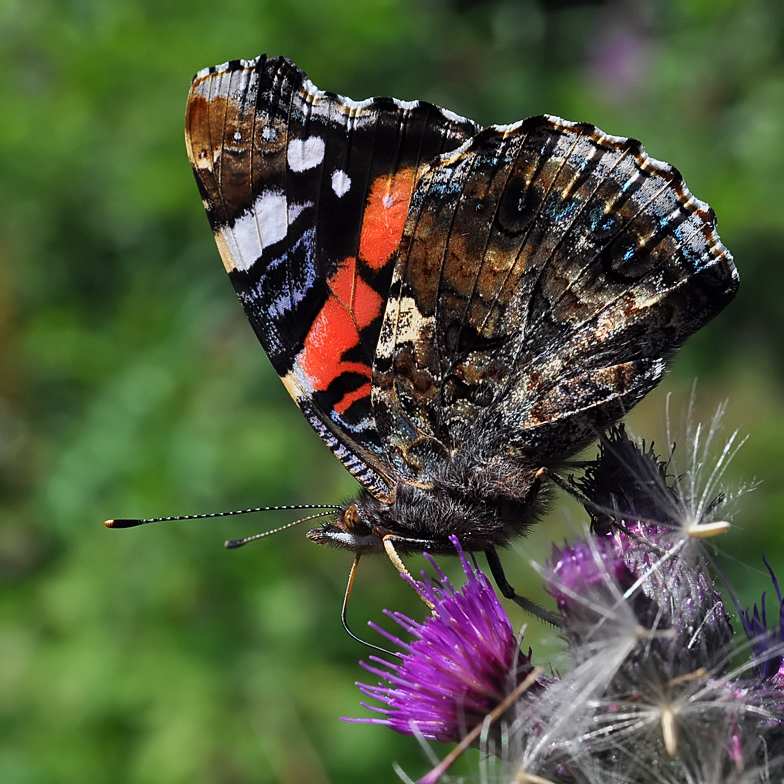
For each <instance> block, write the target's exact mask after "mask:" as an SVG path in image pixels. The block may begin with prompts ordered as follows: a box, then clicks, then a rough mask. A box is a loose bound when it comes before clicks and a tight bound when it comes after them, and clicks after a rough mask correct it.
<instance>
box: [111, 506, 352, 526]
mask: <svg viewBox="0 0 784 784" xmlns="http://www.w3.org/2000/svg"><path fill="white" fill-rule="evenodd" d="M292 509H330V510H332V511H331V512H326V513H325V514H332V512H339V511H340V509H341V507H340V506H336V505H335V504H296V505H294V506H256V507H254V508H253V509H236V510H234V511H232V512H210V513H208V514H195V515H177V516H176V517H145V518H127V519H120V518H118V519H116V520H106V521H105V522H104V525H105V526H106V527H107V528H136V526H137V525H147V524H148V523H168V522H169V521H171V520H207V519H210V518H213V517H232V516H233V515H241V514H251V513H253V512H277V511H286V510H292ZM305 519H310V518H305ZM297 522H302V521H300V520H298V521H297ZM291 525H296V523H292V524H291ZM283 528H288V526H285V525H284V526H283ZM283 528H278V529H276V530H278V531H282V530H283ZM270 533H274V531H270Z"/></svg>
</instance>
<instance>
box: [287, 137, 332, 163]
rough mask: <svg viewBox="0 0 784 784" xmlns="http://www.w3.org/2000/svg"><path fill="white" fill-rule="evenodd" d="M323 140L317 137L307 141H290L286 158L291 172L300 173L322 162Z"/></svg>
mask: <svg viewBox="0 0 784 784" xmlns="http://www.w3.org/2000/svg"><path fill="white" fill-rule="evenodd" d="M324 146H325V145H324V140H323V139H322V138H320V137H319V136H311V137H310V138H309V139H292V140H291V141H290V142H289V146H288V152H287V158H288V162H289V167H290V168H291V170H292V171H295V172H301V171H305V170H306V169H312V168H314V167H315V166H318V165H319V164H320V163H321V162H322V161H323V160H324Z"/></svg>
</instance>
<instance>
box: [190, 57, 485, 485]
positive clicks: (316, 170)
mask: <svg viewBox="0 0 784 784" xmlns="http://www.w3.org/2000/svg"><path fill="white" fill-rule="evenodd" d="M477 130H478V128H477V126H476V125H475V124H474V123H473V122H471V121H470V120H466V119H464V118H461V117H458V116H457V115H454V114H452V113H450V112H447V111H445V110H442V109H439V108H438V107H436V106H433V105H431V104H427V103H424V102H418V101H416V102H410V103H406V102H402V101H397V100H395V99H391V98H372V99H368V100H366V101H361V102H355V101H352V100H350V99H348V98H344V97H341V96H338V95H335V94H333V93H326V92H322V91H321V90H318V89H317V88H316V87H315V86H314V85H313V84H312V83H311V82H310V81H309V80H308V79H307V77H306V76H305V74H304V73H303V72H302V71H301V70H300V69H299V68H297V67H296V66H295V65H294V64H293V63H291V62H290V61H289V60H287V59H285V58H283V57H277V58H266V57H265V56H261V57H259V58H257V59H256V60H252V61H243V60H236V61H232V62H229V63H226V64H224V65H221V66H216V67H215V68H209V69H206V70H204V71H201V72H200V73H198V74H197V75H196V77H195V78H194V80H193V84H192V86H191V91H190V95H189V97H188V108H187V116H186V143H187V147H188V154H189V157H190V160H191V164H192V166H193V170H194V173H195V174H196V179H197V182H198V184H199V189H200V191H201V194H202V199H203V201H204V205H205V208H206V210H207V215H208V217H209V220H210V223H211V225H212V229H213V233H214V235H215V240H216V242H217V244H218V248H219V250H220V254H221V256H222V258H223V262H224V265H225V267H226V270H227V271H228V273H229V276H230V278H231V280H232V283H233V284H234V287H235V289H236V291H237V295H238V296H239V298H240V300H241V302H242V304H243V306H244V308H245V311H246V314H247V316H248V319H249V320H250V322H251V324H252V326H253V328H254V330H255V332H256V334H257V335H258V337H259V340H260V341H261V343H262V345H263V347H264V349H265V351H266V352H267V354H268V355H269V358H270V360H271V361H272V364H273V366H274V367H275V369H276V370H277V372H278V373H279V374H280V376H281V377H282V379H283V382H284V384H285V385H286V387H287V388H288V390H289V392H290V393H291V395H292V396H293V397H294V399H295V400H296V401H297V403H298V405H299V406H300V408H301V409H302V411H303V413H304V414H305V416H306V417H307V418H308V420H309V421H310V423H311V424H312V425H313V427H314V428H315V429H316V431H317V432H318V433H319V435H320V436H321V437H322V438H323V439H324V441H325V442H326V443H327V445H328V446H329V447H330V448H331V449H332V450H333V452H334V453H335V454H336V455H337V457H338V458H339V459H340V460H341V461H342V462H343V463H344V465H345V466H346V467H347V468H348V469H349V471H351V472H352V473H353V474H354V475H355V476H356V477H357V478H358V479H359V480H360V481H361V482H362V483H363V484H364V485H365V486H366V487H367V488H368V489H370V490H371V491H372V492H374V493H376V494H377V495H379V496H384V495H386V494H387V493H388V492H389V489H390V487H391V486H392V485H393V484H394V481H395V477H394V475H393V472H391V470H390V467H389V466H388V464H387V463H386V460H385V454H384V445H383V444H382V443H381V440H380V438H379V436H378V431H377V428H376V425H375V422H374V419H373V411H372V407H371V401H370V378H371V369H372V363H373V357H374V354H375V349H376V343H377V339H378V333H379V330H380V327H381V320H382V315H383V309H384V304H385V303H386V300H387V295H388V289H389V283H390V279H391V275H392V265H393V259H394V251H395V250H396V248H397V244H398V242H399V240H400V237H401V236H402V232H403V226H404V224H405V220H406V215H407V213H408V206H409V202H410V199H411V196H412V193H413V190H414V187H415V184H416V181H417V179H418V176H419V174H420V173H421V171H422V170H423V168H424V166H425V164H427V163H428V162H429V161H431V160H433V159H435V158H436V157H437V156H439V155H440V154H442V153H444V152H446V151H449V150H454V149H456V148H457V147H459V146H460V145H461V144H462V143H463V142H464V141H465V140H466V139H467V138H469V137H470V136H471V135H473V134H474V133H476V131H477Z"/></svg>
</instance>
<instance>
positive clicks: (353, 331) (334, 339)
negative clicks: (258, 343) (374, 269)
mask: <svg viewBox="0 0 784 784" xmlns="http://www.w3.org/2000/svg"><path fill="white" fill-rule="evenodd" d="M356 267H357V260H356V259H354V258H349V259H344V261H343V262H342V263H341V264H340V266H339V267H338V270H337V272H336V273H335V274H334V275H333V276H332V277H331V278H330V279H329V281H328V285H329V288H330V294H329V296H328V297H327V301H326V302H325V303H324V307H323V308H322V309H321V311H320V313H319V314H318V316H317V317H316V320H315V321H314V322H313V326H312V327H311V329H310V332H309V333H308V336H307V338H306V339H305V345H304V347H303V349H302V351H301V352H300V355H299V365H300V367H301V368H302V370H303V371H304V372H305V375H306V376H307V377H308V380H309V381H310V384H311V386H312V388H313V389H314V390H325V389H327V388H328V387H329V385H330V384H331V383H332V382H333V381H334V380H335V379H336V378H337V377H338V376H339V375H340V374H341V373H360V374H361V375H364V376H367V378H368V379H370V373H371V368H370V365H369V364H366V363H363V362H345V361H343V359H342V357H343V355H344V354H345V353H346V352H347V351H348V350H349V349H352V348H354V347H355V346H356V345H357V344H358V343H359V340H360V337H359V331H360V330H361V329H363V328H364V327H367V326H368V325H369V324H370V323H371V322H372V321H373V319H375V318H377V317H378V316H379V315H381V308H382V306H383V304H384V301H383V300H382V298H381V296H380V295H379V294H378V293H377V292H376V291H374V289H373V288H372V287H371V286H369V285H368V284H367V283H365V281H364V280H362V278H360V277H359V276H358V275H357V274H356ZM368 393H369V390H368ZM346 407H348V404H347V406H346Z"/></svg>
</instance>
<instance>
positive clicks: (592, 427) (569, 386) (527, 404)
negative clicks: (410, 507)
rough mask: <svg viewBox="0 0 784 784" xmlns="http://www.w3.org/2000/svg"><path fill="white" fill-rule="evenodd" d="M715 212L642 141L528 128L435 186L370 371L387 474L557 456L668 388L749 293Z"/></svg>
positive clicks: (466, 155)
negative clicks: (467, 459) (679, 366)
mask: <svg viewBox="0 0 784 784" xmlns="http://www.w3.org/2000/svg"><path fill="white" fill-rule="evenodd" d="M737 280H738V278H737V272H736V270H735V267H734V264H733V262H732V257H731V256H730V254H729V252H728V251H727V250H726V248H725V247H724V246H723V245H722V244H721V242H720V240H719V237H718V235H717V233H716V223H715V217H714V215H713V212H712V210H711V209H710V208H709V207H708V206H707V205H706V204H704V203H703V202H700V201H698V200H697V199H695V198H694V197H693V196H692V195H691V194H690V192H689V191H688V189H687V188H686V185H685V184H684V182H683V179H682V177H681V176H680V174H679V173H678V172H677V171H676V170H675V169H674V168H673V167H671V166H669V165H667V164H665V163H661V162H659V161H655V160H653V159H651V158H650V157H648V156H647V155H646V153H645V152H644V150H643V149H642V147H641V145H640V144H639V142H637V141H635V140H632V139H623V138H618V137H613V136H608V135H606V134H604V133H602V132H601V131H599V130H598V129H597V128H595V127H594V126H591V125H585V124H576V123H569V122H566V121H563V120H560V119H557V118H553V117H547V116H545V117H533V118H529V119H528V120H524V121H522V122H521V123H517V124H515V125H512V126H505V127H495V126H493V127H489V128H486V129H485V130H483V131H481V132H480V133H479V134H477V135H476V136H475V137H473V138H472V139H471V140H469V141H468V142H466V143H465V144H464V145H463V146H462V147H461V148H460V149H458V150H457V151H455V152H454V153H451V154H446V155H444V156H442V158H441V159H439V160H438V161H436V162H434V163H433V164H432V165H431V166H430V168H429V169H428V170H427V171H426V172H425V173H424V174H423V176H422V177H421V179H420V180H419V182H418V184H417V188H416V191H415V194H414V197H413V199H412V203H411V208H410V210H409V217H408V221H407V223H406V227H405V231H404V236H403V239H402V241H401V244H400V249H399V251H398V259H397V262H396V266H395V271H394V277H393V281H392V287H391V292H390V302H389V303H388V305H387V310H386V313H385V316H384V322H383V325H382V330H381V336H380V340H379V346H378V350H377V354H376V362H375V366H374V374H373V406H374V412H375V418H376V422H377V424H378V426H379V429H380V431H381V434H382V438H383V440H384V443H385V445H386V449H387V451H388V455H389V458H388V459H389V460H390V461H391V462H393V464H394V465H395V467H396V469H397V470H398V471H399V472H400V473H401V474H402V475H404V476H407V477H408V478H409V481H413V482H416V483H419V484H422V485H425V486H426V485H427V484H428V483H429V481H430V479H431V478H432V476H433V474H434V471H435V470H436V467H437V466H438V465H439V464H440V463H442V462H443V460H444V459H445V458H446V457H447V456H449V455H451V454H454V453H455V452H456V451H460V450H463V449H467V448H469V449H471V450H472V451H473V452H474V454H476V455H478V456H479V458H481V456H482V455H483V454H484V455H486V456H488V457H489V456H491V455H499V456H500V455H506V456H507V457H508V458H510V459H512V460H513V461H515V460H517V461H520V462H521V463H523V464H525V465H529V466H532V467H536V466H540V465H546V464H548V463H550V462H553V461H555V460H558V459H559V458H563V457H565V456H567V455H569V454H570V453H573V452H574V451H576V450H577V449H578V448H580V447H581V446H583V445H584V444H585V443H586V442H587V441H589V440H591V439H592V438H594V437H595V436H596V434H597V432H598V431H601V430H602V429H603V428H605V427H607V426H608V425H609V424H610V423H611V422H612V421H614V420H615V419H617V418H618V417H620V416H622V415H623V414H624V413H625V412H626V411H627V410H628V409H629V408H631V407H632V406H633V405H634V404H635V403H636V402H637V401H639V400H640V399H641V398H642V397H643V396H644V395H645V394H646V393H647V392H649V391H650V390H651V389H652V388H653V387H654V386H655V385H656V384H657V383H658V381H659V380H660V378H661V377H662V374H663V372H664V369H665V362H666V360H667V359H668V358H669V357H670V356H671V355H672V354H673V353H674V352H675V350H676V349H677V348H678V347H679V346H680V345H681V344H682V343H683V341H684V340H685V339H686V338H687V337H688V336H689V335H690V334H692V333H693V332H695V331H696V330H698V329H699V328H700V327H701V326H703V324H705V323H706V322H707V321H708V320H709V319H711V318H712V317H713V316H714V315H716V313H718V312H719V311H720V310H721V309H722V308H723V307H724V306H725V305H726V304H727V302H728V301H729V300H730V299H731V298H732V296H733V295H734V293H735V290H736V288H737Z"/></svg>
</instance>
